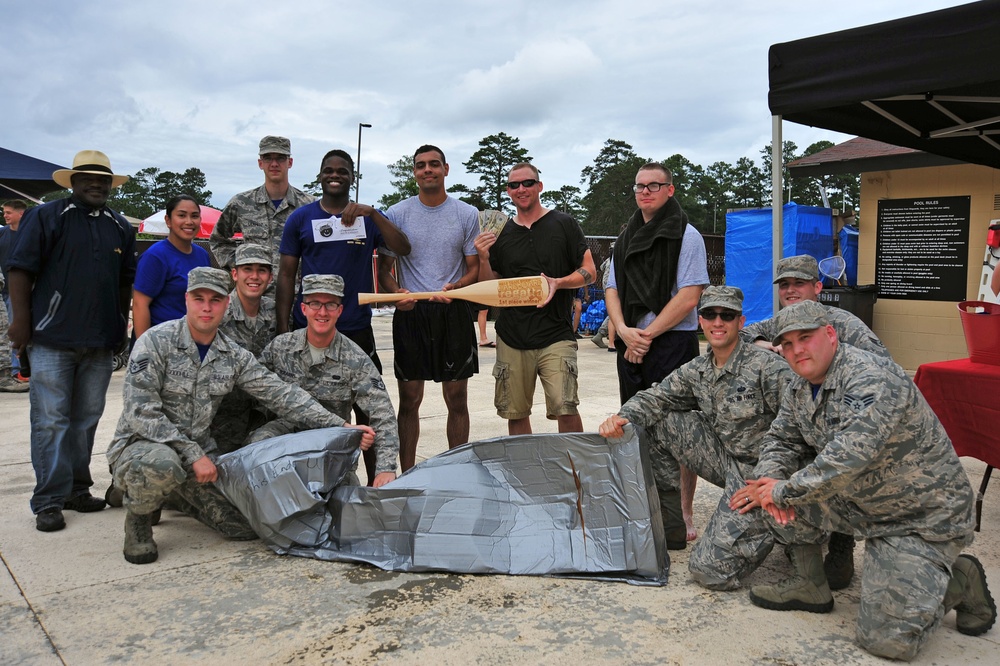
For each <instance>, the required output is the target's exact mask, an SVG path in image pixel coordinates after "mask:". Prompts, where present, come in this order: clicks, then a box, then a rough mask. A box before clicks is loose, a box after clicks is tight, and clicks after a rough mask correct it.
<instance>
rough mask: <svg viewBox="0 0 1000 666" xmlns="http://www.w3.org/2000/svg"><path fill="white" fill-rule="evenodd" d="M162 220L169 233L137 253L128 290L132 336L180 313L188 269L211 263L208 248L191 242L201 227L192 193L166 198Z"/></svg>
mask: <svg viewBox="0 0 1000 666" xmlns="http://www.w3.org/2000/svg"><path fill="white" fill-rule="evenodd" d="M166 223H167V229H168V230H169V234H168V235H167V237H166V238H165V239H164V240H161V241H160V242H158V243H156V244H154V245H153V246H152V247H150V248H149V249H148V250H146V251H145V252H144V253H143V255H142V256H141V257H139V265H138V267H137V268H136V273H135V287H134V289H133V292H132V330H133V334H134V337H135V338H138V337H139V336H140V335H142V334H143V333H145V332H146V331H147V330H149V329H150V328H151V327H153V326H156V325H157V324H161V323H163V322H165V321H170V320H172V319H180V318H181V317H183V316H184V314H185V312H186V309H185V305H184V293H185V292H186V291H187V276H188V273H189V272H190V271H191V269H192V268H197V267H198V266H210V265H211V261H210V259H209V257H208V252H207V251H206V250H205V249H204V248H202V247H198V246H197V245H195V244H194V238H195V236H197V235H198V232H199V231H200V230H201V208H200V207H199V206H198V202H197V201H195V199H194V197H192V196H189V195H187V194H180V195H178V196H176V197H174V198H173V199H171V200H170V201H168V202H167V214H166Z"/></svg>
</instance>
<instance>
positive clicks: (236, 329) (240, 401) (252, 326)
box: [212, 289, 275, 453]
mask: <svg viewBox="0 0 1000 666" xmlns="http://www.w3.org/2000/svg"><path fill="white" fill-rule="evenodd" d="M274 322H275V314H274V299H273V298H271V297H270V296H265V297H263V298H262V299H261V301H260V309H259V310H257V317H256V320H255V321H253V322H251V321H250V320H249V319H248V318H247V316H246V312H244V310H243V304H242V303H241V302H240V297H239V296H238V295H237V293H236V290H235V289H234V290H233V291H232V293H230V294H229V308H227V309H226V315H225V317H223V318H222V324H220V325H219V331H220V332H221V333H224V334H225V335H226V336H227V337H228V338H229V339H230V340H232V341H233V342H235V343H236V344H237V345H239V346H240V347H242V348H243V349H246V350H247V351H248V352H250V353H251V354H253V355H254V356H255V357H256V358H257V360H260V355H261V352H263V351H264V347H266V346H267V344H268V343H269V342H271V340H273V339H274V333H275V323H274ZM263 422H264V416H263V414H262V413H261V410H260V409H259V408H258V406H257V402H256V401H255V400H254V399H253V398H251V397H250V396H249V395H247V394H246V392H245V391H244V390H243V389H241V388H234V389H233V392H232V393H230V394H229V395H227V396H226V397H225V398H223V400H222V404H221V405H219V411H218V413H216V415H215V418H214V419H213V420H212V437H213V438H214V439H215V443H216V445H218V447H219V453H229V452H230V451H235V450H236V449H238V448H240V446H242V444H243V442H244V440H246V437H247V435H249V434H250V431H251V430H253V429H254V428H256V427H259V426H260V425H261V424H263Z"/></svg>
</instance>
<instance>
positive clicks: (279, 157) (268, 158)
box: [260, 154, 288, 164]
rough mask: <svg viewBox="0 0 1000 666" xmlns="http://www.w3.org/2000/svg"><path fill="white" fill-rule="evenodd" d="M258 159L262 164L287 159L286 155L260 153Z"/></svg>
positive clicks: (280, 161)
mask: <svg viewBox="0 0 1000 666" xmlns="http://www.w3.org/2000/svg"><path fill="white" fill-rule="evenodd" d="M260 161H261V162H263V163H264V164H267V163H268V162H277V163H278V164H281V163H282V162H287V161H288V155H270V154H269V155H261V156H260Z"/></svg>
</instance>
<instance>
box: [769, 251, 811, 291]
mask: <svg viewBox="0 0 1000 666" xmlns="http://www.w3.org/2000/svg"><path fill="white" fill-rule="evenodd" d="M774 274H775V277H774V282H773V284H778V281H779V280H783V279H784V278H799V279H800V280H812V281H813V282H817V281H819V264H818V263H816V258H815V257H813V256H810V255H808V254H797V255H795V256H794V257H785V258H784V259H779V260H778V269H777V270H776V271H775V272H774Z"/></svg>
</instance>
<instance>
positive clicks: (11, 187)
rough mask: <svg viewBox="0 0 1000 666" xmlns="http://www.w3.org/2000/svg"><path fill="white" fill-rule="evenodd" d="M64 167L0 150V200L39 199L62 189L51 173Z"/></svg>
mask: <svg viewBox="0 0 1000 666" xmlns="http://www.w3.org/2000/svg"><path fill="white" fill-rule="evenodd" d="M65 168H66V167H63V166H59V165H58V164H53V163H52V162H46V161H45V160H40V159H38V158H35V157H31V156H30V155H24V154H22V153H16V152H14V151H13V150H7V149H6V148H0V199H35V200H37V199H40V198H42V197H43V196H45V195H46V194H48V193H49V192H55V191H56V190H61V189H62V187H61V186H59V185H57V184H56V182H55V181H54V180H52V172H53V171H56V170H58V169H65Z"/></svg>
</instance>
